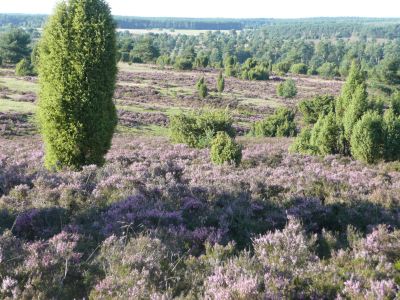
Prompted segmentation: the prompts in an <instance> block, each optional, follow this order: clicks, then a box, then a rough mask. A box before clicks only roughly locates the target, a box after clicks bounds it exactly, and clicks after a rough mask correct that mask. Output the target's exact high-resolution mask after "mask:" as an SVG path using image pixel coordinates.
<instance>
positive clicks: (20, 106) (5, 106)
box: [0, 99, 36, 113]
mask: <svg viewBox="0 0 400 300" xmlns="http://www.w3.org/2000/svg"><path fill="white" fill-rule="evenodd" d="M35 110H36V106H35V105H34V104H33V103H31V102H17V101H12V100H7V99H0V112H3V113H5V112H18V113H34V112H35Z"/></svg>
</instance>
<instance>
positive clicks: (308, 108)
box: [298, 95, 335, 124]
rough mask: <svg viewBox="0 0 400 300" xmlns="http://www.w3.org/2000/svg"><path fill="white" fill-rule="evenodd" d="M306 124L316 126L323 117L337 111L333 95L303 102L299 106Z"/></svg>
mask: <svg viewBox="0 0 400 300" xmlns="http://www.w3.org/2000/svg"><path fill="white" fill-rule="evenodd" d="M298 108H299V111H300V112H301V113H302V115H303V120H304V122H305V123H306V124H314V123H316V122H317V121H318V119H319V117H320V116H321V115H323V116H326V115H328V114H329V113H330V112H334V110H335V97H334V96H331V95H324V96H316V97H315V98H313V99H311V100H303V101H301V102H300V103H299V105H298Z"/></svg>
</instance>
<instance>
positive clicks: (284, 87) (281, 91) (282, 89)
mask: <svg viewBox="0 0 400 300" xmlns="http://www.w3.org/2000/svg"><path fill="white" fill-rule="evenodd" d="M276 92H277V94H278V96H281V97H285V98H293V97H295V96H296V95H297V87H296V83H295V81H294V80H293V79H287V80H285V82H282V83H280V84H278V87H277V88H276Z"/></svg>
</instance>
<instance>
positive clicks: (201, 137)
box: [170, 111, 235, 148]
mask: <svg viewBox="0 0 400 300" xmlns="http://www.w3.org/2000/svg"><path fill="white" fill-rule="evenodd" d="M232 122H233V121H232V118H231V117H230V115H229V114H228V113H227V112H225V111H204V112H199V113H191V114H184V113H181V114H179V115H176V116H172V117H171V119H170V131H171V139H172V141H173V142H175V143H183V144H187V145H188V146H190V147H194V148H204V147H208V146H209V145H210V143H211V140H212V139H213V138H214V136H215V135H216V134H217V132H220V131H223V132H226V133H227V134H228V135H229V136H230V137H234V136H235V130H234V129H233V127H232Z"/></svg>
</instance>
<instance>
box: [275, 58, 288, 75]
mask: <svg viewBox="0 0 400 300" xmlns="http://www.w3.org/2000/svg"><path fill="white" fill-rule="evenodd" d="M290 67H291V63H290V62H288V61H281V62H279V63H277V64H276V65H274V66H273V67H272V70H273V71H274V72H275V73H277V74H278V75H285V74H286V73H288V72H289V70H290Z"/></svg>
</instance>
